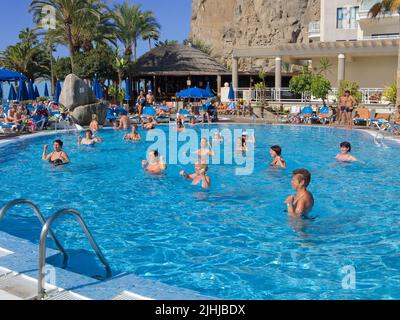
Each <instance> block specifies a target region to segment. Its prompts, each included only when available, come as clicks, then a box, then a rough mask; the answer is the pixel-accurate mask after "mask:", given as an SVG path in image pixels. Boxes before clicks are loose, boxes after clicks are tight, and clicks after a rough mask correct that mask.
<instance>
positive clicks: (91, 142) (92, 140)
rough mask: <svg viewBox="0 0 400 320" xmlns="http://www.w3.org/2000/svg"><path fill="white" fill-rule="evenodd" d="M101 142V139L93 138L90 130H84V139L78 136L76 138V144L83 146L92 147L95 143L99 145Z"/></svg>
mask: <svg viewBox="0 0 400 320" xmlns="http://www.w3.org/2000/svg"><path fill="white" fill-rule="evenodd" d="M101 142H103V141H102V140H101V138H99V137H93V133H92V130H86V132H85V138H82V137H81V136H79V138H78V144H80V145H84V146H94V145H95V144H96V143H101Z"/></svg>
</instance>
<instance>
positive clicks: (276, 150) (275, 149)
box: [269, 146, 286, 169]
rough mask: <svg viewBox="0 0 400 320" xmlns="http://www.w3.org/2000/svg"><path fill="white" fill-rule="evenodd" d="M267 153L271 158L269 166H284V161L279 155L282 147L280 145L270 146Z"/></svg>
mask: <svg viewBox="0 0 400 320" xmlns="http://www.w3.org/2000/svg"><path fill="white" fill-rule="evenodd" d="M269 153H270V155H271V157H272V159H273V161H272V162H271V163H270V166H273V167H280V168H284V169H285V168H286V161H285V160H284V159H283V158H282V157H281V155H282V148H281V147H280V146H272V147H271V149H270V151H269Z"/></svg>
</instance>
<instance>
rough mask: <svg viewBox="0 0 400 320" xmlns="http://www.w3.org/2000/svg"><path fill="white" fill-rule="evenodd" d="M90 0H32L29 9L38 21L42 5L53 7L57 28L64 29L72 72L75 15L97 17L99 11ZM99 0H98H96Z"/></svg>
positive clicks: (74, 45)
mask: <svg viewBox="0 0 400 320" xmlns="http://www.w3.org/2000/svg"><path fill="white" fill-rule="evenodd" d="M93 2H94V1H91V0H33V1H32V2H31V5H30V11H31V12H33V14H34V16H35V20H36V21H37V22H39V21H40V20H41V19H42V18H43V13H42V9H43V7H44V6H51V7H53V8H54V9H55V19H56V25H57V28H60V29H62V30H64V32H65V34H66V36H67V39H68V48H69V54H70V59H71V69H72V72H74V67H75V66H74V53H75V51H74V48H76V44H75V43H74V40H73V33H72V28H73V26H74V23H75V21H74V20H75V19H76V17H77V15H80V16H81V17H82V16H85V17H86V18H87V19H90V17H95V18H98V19H99V17H100V13H99V11H98V10H97V8H96V6H95V5H94V4H93ZM97 2H101V1H100V0H96V3H97Z"/></svg>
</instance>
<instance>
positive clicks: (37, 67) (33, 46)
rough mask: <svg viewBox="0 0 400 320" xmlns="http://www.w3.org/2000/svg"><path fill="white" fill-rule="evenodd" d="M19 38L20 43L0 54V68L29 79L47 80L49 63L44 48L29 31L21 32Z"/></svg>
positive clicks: (32, 32) (31, 31)
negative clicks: (16, 72)
mask: <svg viewBox="0 0 400 320" xmlns="http://www.w3.org/2000/svg"><path fill="white" fill-rule="evenodd" d="M19 38H20V40H21V41H20V42H18V43H16V44H15V45H12V46H8V47H7V48H6V49H5V50H4V51H2V52H1V53H0V64H1V66H2V67H4V68H8V69H12V70H15V71H18V72H21V73H23V74H25V75H26V76H27V77H28V78H29V79H38V78H43V77H44V78H48V77H49V75H50V70H49V67H48V66H49V63H50V61H49V58H48V55H47V52H46V50H45V49H44V48H45V46H44V45H43V44H42V43H40V42H39V40H38V39H37V36H36V34H35V33H34V31H33V30H31V29H24V30H22V31H21V32H20V35H19Z"/></svg>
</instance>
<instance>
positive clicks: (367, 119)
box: [353, 108, 371, 126]
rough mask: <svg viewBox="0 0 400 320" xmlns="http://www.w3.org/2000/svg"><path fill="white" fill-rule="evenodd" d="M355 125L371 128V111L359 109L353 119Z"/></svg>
mask: <svg viewBox="0 0 400 320" xmlns="http://www.w3.org/2000/svg"><path fill="white" fill-rule="evenodd" d="M353 122H354V124H355V125H356V126H357V125H364V126H370V125H371V115H370V111H369V110H368V109H367V108H357V109H356V114H355V116H354V118H353Z"/></svg>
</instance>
